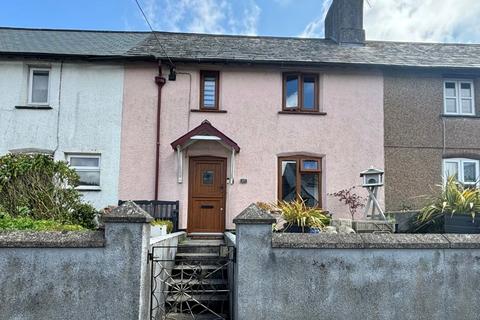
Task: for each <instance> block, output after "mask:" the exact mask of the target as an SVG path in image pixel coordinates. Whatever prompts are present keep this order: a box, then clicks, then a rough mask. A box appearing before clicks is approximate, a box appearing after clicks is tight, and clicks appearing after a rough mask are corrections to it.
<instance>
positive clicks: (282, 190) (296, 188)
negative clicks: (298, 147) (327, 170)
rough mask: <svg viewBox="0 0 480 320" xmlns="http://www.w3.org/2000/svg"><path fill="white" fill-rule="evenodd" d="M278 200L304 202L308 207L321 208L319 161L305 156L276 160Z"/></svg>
mask: <svg viewBox="0 0 480 320" xmlns="http://www.w3.org/2000/svg"><path fill="white" fill-rule="evenodd" d="M278 176H279V178H278V183H279V185H278V199H279V200H285V201H295V200H304V201H305V204H306V205H307V206H309V207H320V206H321V159H320V158H313V157H305V156H291V157H280V158H279V159H278Z"/></svg>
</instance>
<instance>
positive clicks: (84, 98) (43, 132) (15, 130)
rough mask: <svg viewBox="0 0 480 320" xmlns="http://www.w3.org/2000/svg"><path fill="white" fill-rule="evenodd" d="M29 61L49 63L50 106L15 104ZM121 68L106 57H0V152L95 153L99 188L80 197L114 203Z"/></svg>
mask: <svg viewBox="0 0 480 320" xmlns="http://www.w3.org/2000/svg"><path fill="white" fill-rule="evenodd" d="M31 66H33V67H45V66H46V67H50V90H49V102H50V106H51V107H52V109H50V110H33V109H29V110H26V109H17V108H15V106H26V105H27V98H28V72H29V68H30V67H31ZM123 70H124V67H123V65H122V64H109V63H107V62H101V63H87V62H71V61H67V62H61V61H59V60H56V61H45V60H0V154H2V155H3V154H6V153H8V152H9V151H10V150H14V149H21V148H39V149H47V150H56V152H55V158H56V159H59V160H66V154H67V153H92V154H101V164H100V165H101V176H100V183H101V191H85V192H83V194H84V199H85V200H87V201H89V202H91V203H92V204H93V205H94V206H96V207H97V208H102V207H105V206H107V205H110V204H116V202H117V200H118V176H119V162H120V161H119V159H120V133H121V117H122V103H123V76H124V71H123ZM57 125H58V126H57ZM57 131H58V134H57Z"/></svg>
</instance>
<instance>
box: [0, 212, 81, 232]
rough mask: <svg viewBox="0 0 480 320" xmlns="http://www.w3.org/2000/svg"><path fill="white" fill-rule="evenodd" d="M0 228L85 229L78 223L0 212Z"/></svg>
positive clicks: (37, 229) (38, 229) (35, 229)
mask: <svg viewBox="0 0 480 320" xmlns="http://www.w3.org/2000/svg"><path fill="white" fill-rule="evenodd" d="M0 230H34V231H79V230H85V228H84V227H82V226H81V225H78V224H62V223H60V222H58V221H55V220H35V219H33V218H31V217H16V218H13V217H11V216H10V215H7V214H0Z"/></svg>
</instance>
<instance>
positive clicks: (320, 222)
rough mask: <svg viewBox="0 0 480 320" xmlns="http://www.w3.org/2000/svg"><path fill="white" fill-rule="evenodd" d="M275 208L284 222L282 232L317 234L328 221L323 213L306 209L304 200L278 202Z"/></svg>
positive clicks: (320, 210)
mask: <svg viewBox="0 0 480 320" xmlns="http://www.w3.org/2000/svg"><path fill="white" fill-rule="evenodd" d="M275 208H276V209H277V210H278V211H280V212H281V217H282V218H283V220H285V223H284V227H283V230H282V231H284V232H295V233H317V232H319V230H320V229H322V228H324V227H325V226H326V225H328V224H329V221H330V218H329V217H328V216H327V215H326V213H325V211H323V210H322V209H320V208H311V207H307V206H306V205H305V201H304V200H296V201H292V202H289V201H280V202H279V203H278V204H276V205H275Z"/></svg>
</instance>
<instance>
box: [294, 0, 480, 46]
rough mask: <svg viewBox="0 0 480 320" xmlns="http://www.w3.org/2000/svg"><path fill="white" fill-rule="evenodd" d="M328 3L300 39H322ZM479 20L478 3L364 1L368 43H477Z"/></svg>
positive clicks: (453, 0) (468, 0) (460, 0)
mask: <svg viewBox="0 0 480 320" xmlns="http://www.w3.org/2000/svg"><path fill="white" fill-rule="evenodd" d="M330 2H331V0H325V1H324V2H323V4H322V9H321V10H322V11H321V12H322V15H321V16H319V17H317V18H316V19H314V20H312V21H311V22H309V23H308V24H307V25H306V27H305V29H304V30H303V32H302V33H301V34H300V36H301V37H323V35H324V18H325V15H326V12H327V11H328V7H329V5H330ZM479 16H480V1H479V0H442V1H439V0H422V1H419V0H368V1H365V10H364V27H365V32H366V36H367V39H369V40H396V41H427V42H467V43H468V42H480V24H479V23H478V17H479Z"/></svg>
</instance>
